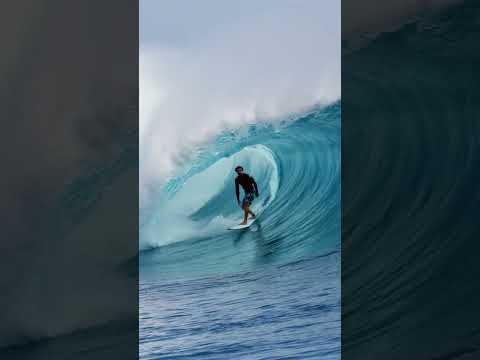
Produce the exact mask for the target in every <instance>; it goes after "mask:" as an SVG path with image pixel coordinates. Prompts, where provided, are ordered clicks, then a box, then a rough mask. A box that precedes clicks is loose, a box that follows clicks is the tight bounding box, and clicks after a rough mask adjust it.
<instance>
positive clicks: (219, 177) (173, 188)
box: [141, 104, 340, 274]
mask: <svg viewBox="0 0 480 360" xmlns="http://www.w3.org/2000/svg"><path fill="white" fill-rule="evenodd" d="M239 164H241V165H242V166H243V167H244V168H245V171H246V172H247V173H249V174H250V175H252V176H253V177H254V178H255V179H256V181H257V183H258V186H259V190H260V196H259V197H258V198H257V199H255V201H254V203H253V205H252V208H253V211H255V212H257V213H258V214H259V217H258V221H257V222H256V224H254V225H253V226H252V228H251V229H250V230H249V231H240V232H238V231H236V232H229V231H226V229H227V228H228V227H229V226H231V225H234V224H236V223H239V222H240V221H241V218H242V216H243V213H242V211H241V209H240V208H239V207H238V205H237V202H236V198H235V186H234V178H235V172H234V168H235V166H237V165H239ZM145 213H146V212H144V214H145ZM339 232H340V106H339V105H338V104H336V105H333V106H330V107H327V108H319V109H314V110H312V111H311V112H309V113H306V114H303V115H301V116H297V117H296V118H292V119H286V120H284V121H283V122H280V123H264V124H261V125H258V124H254V125H250V126H248V127H246V128H242V129H237V130H233V131H228V132H224V133H223V134H222V135H221V136H219V137H218V138H217V139H216V140H215V141H214V142H213V143H212V144H208V145H206V146H204V147H202V148H200V149H198V153H197V157H196V159H195V160H194V161H192V162H191V163H189V164H188V165H187V166H184V167H183V168H182V169H181V170H179V174H178V175H177V176H175V177H173V178H172V179H171V180H170V181H169V182H168V183H167V184H166V185H165V186H164V188H163V189H162V193H161V194H160V195H159V197H158V201H157V202H155V203H154V205H153V210H152V209H150V216H149V218H148V219H143V226H142V230H141V248H142V250H143V254H142V266H143V267H144V268H145V267H148V266H155V265H156V264H161V268H162V274H168V273H169V272H170V271H173V272H175V273H178V270H179V269H180V268H181V269H183V271H185V272H188V273H196V272H200V273H218V272H225V271H227V272H229V271H239V270H245V269H248V268H250V267H252V266H255V265H258V263H263V262H272V261H275V262H276V261H279V262H284V261H288V260H290V259H292V258H302V257H305V256H307V255H313V254H319V253H325V252H331V251H334V250H335V249H337V248H338V246H339ZM259 245H260V246H261V251H260V252H259V248H258V246H259ZM267 254H269V255H268V256H267Z"/></svg>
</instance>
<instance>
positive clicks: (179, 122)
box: [140, 0, 341, 184]
mask: <svg viewBox="0 0 480 360" xmlns="http://www.w3.org/2000/svg"><path fill="white" fill-rule="evenodd" d="M340 45H341V44H340V1H339V0H322V1H318V0H262V1H245V0H243V1H224V0H203V1H194V0H190V1H187V0H168V1H166V0H142V1H140V146H141V150H140V157H141V158H140V160H141V170H140V171H141V174H140V175H141V182H142V183H143V184H145V183H152V182H154V181H155V180H156V179H158V178H159V177H160V178H161V177H162V176H165V175H168V174H171V173H172V171H173V170H174V168H175V165H176V164H177V163H178V161H179V159H180V158H181V155H182V154H186V153H187V154H188V151H189V149H192V146H194V145H195V144H198V143H200V142H202V141H206V140H208V139H209V137H212V136H215V135H216V134H218V133H219V132H220V131H221V130H222V129H224V128H225V127H236V126H240V125H242V124H245V123H251V122H255V121H258V119H265V118H278V117H281V116H284V115H286V114H288V113H291V112H297V111H301V110H302V109H304V108H307V107H309V106H312V105H314V104H317V103H329V102H333V101H336V100H338V99H339V98H340V87H341V84H340V69H341V67H340Z"/></svg>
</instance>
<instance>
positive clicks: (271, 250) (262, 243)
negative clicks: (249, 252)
mask: <svg viewBox="0 0 480 360" xmlns="http://www.w3.org/2000/svg"><path fill="white" fill-rule="evenodd" d="M244 239H245V240H247V239H250V240H253V241H255V245H256V246H255V264H257V265H261V264H267V263H271V262H273V260H274V259H275V258H276V257H277V255H278V254H279V252H280V246H281V243H282V242H283V238H280V237H278V236H276V237H275V238H274V239H269V238H268V234H265V233H264V231H263V228H262V223H261V221H260V220H257V221H256V222H255V223H254V224H253V225H252V226H250V227H249V228H247V229H245V230H243V231H239V232H238V234H237V235H236V237H235V238H234V239H233V241H234V244H235V245H238V243H240V242H241V241H242V240H244Z"/></svg>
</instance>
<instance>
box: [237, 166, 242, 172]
mask: <svg viewBox="0 0 480 360" xmlns="http://www.w3.org/2000/svg"><path fill="white" fill-rule="evenodd" d="M238 170H242V171H243V167H241V166H237V167H236V168H235V171H238Z"/></svg>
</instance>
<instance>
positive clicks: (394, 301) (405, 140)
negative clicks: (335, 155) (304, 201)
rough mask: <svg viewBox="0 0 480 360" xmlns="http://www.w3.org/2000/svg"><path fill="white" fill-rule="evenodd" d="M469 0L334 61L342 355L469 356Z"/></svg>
mask: <svg viewBox="0 0 480 360" xmlns="http://www.w3.org/2000/svg"><path fill="white" fill-rule="evenodd" d="M479 34H480V2H478V1H465V2H464V3H463V4H461V5H460V6H455V7H452V8H448V9H446V10H444V11H442V12H440V13H438V14H435V15H433V16H430V17H424V18H420V19H417V20H416V21H412V22H411V23H410V24H407V25H405V26H403V27H402V28H400V29H397V30H396V31H393V32H389V33H385V34H382V35H380V36H378V37H377V38H376V39H375V40H374V41H372V42H371V43H370V44H368V46H366V47H364V48H361V49H358V50H356V51H353V52H351V53H349V54H348V55H347V56H344V57H343V59H342V113H343V118H342V358H344V359H365V358H368V359H391V360H393V359H395V360H396V359H398V360H403V359H462V360H463V359H479V358H480V345H479V344H480V312H479V310H478V304H479V303H480V282H479V281H478V279H479V276H480V271H479V270H480V268H479V266H478V259H479V256H478V254H479V252H478V251H477V250H478V248H479V239H480V225H479V224H480V223H479V216H478V205H479V184H480V167H479V164H480V151H479V150H480V121H479V114H480V72H479V70H478V67H479V64H480V41H479Z"/></svg>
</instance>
